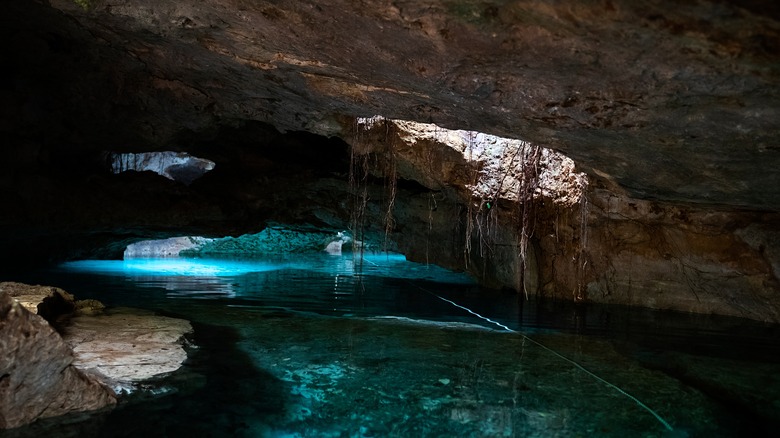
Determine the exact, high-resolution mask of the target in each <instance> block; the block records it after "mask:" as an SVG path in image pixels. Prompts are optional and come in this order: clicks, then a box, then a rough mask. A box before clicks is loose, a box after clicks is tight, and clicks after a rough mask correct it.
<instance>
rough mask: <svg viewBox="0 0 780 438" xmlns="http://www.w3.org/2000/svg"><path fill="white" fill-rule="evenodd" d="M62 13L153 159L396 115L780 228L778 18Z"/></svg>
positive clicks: (415, 9)
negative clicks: (238, 123) (224, 128)
mask: <svg viewBox="0 0 780 438" xmlns="http://www.w3.org/2000/svg"><path fill="white" fill-rule="evenodd" d="M77 3H80V4H82V5H79V4H77ZM51 5H52V6H53V7H55V8H57V9H59V10H60V11H62V13H63V14H65V16H66V17H68V19H69V20H70V23H71V24H70V25H69V26H71V28H72V29H71V30H69V31H68V32H70V38H73V39H84V38H89V39H91V43H90V44H94V47H95V48H94V49H92V50H93V52H95V53H97V54H98V55H95V56H100V59H101V60H102V63H101V67H100V69H102V71H103V73H104V74H105V75H107V76H108V77H109V78H110V80H109V82H110V83H109V84H108V85H105V84H103V85H101V87H102V91H101V93H103V94H102V97H103V99H105V100H106V101H107V102H109V103H106V104H105V105H107V111H109V112H113V113H117V112H118V111H120V112H121V109H122V108H139V107H140V109H141V111H130V110H126V114H123V117H124V120H125V121H126V123H127V124H129V125H131V126H133V127H134V129H135V130H136V132H137V135H138V138H140V139H143V140H145V141H148V142H150V143H154V144H158V145H161V146H162V145H165V144H166V142H170V141H172V139H173V138H174V137H175V136H176V135H177V134H178V133H180V132H181V131H182V130H189V131H192V132H198V131H201V130H207V129H209V128H210V127H213V126H215V125H219V124H225V123H230V121H235V120H257V121H261V122H266V123H270V124H272V125H273V126H275V127H277V128H278V129H280V130H283V131H296V130H302V131H308V132H312V133H316V134H323V135H327V136H343V135H346V132H347V130H346V128H345V126H347V125H348V124H349V121H350V120H353V119H352V118H354V117H358V116H372V115H375V114H381V115H383V116H385V117H390V118H396V119H405V120H416V121H421V122H432V123H436V124H438V125H440V126H444V127H448V128H453V129H470V130H476V131H481V132H486V133H491V134H495V135H500V136H505V137H512V138H521V139H523V140H527V141H531V142H534V143H537V144H539V145H542V146H545V147H548V148H553V149H556V150H559V151H561V152H563V153H565V154H567V155H568V156H570V157H571V158H573V159H574V160H575V162H576V163H577V165H578V166H579V167H580V168H581V169H582V170H584V171H586V172H588V173H589V174H590V175H592V176H598V177H601V178H606V179H608V180H611V181H613V182H616V183H618V184H619V185H620V186H622V187H623V188H625V189H626V190H628V192H629V193H630V194H631V195H632V196H635V197H638V198H650V199H661V200H669V201H681V202H687V203H699V204H710V205H725V206H733V207H737V208H748V209H757V210H774V211H776V210H780V145H778V134H780V87H778V84H780V6H778V5H777V3H776V2H774V1H765V2H761V1H745V2H735V1H713V0H700V1H696V2H683V3H680V2H676V1H671V0H656V1H642V2H637V1H627V0H626V1H620V0H611V1H610V0H603V1H599V0H592V1H574V0H563V1H510V0H482V1H460V0H458V1H455V0H452V1H448V0H422V1H421V0H414V1H386V0H327V1H284V2H281V1H262V0H258V1H248V0H207V1H201V0H180V1H158V0H125V1H122V0H114V1H101V0H94V1H81V2H74V1H72V0H52V1H51ZM83 5H87V7H84V6H83Z"/></svg>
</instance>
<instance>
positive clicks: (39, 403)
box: [0, 292, 116, 429]
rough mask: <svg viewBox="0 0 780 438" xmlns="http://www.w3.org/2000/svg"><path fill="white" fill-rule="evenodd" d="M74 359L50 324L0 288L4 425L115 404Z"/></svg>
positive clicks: (1, 417) (1, 424) (0, 376)
mask: <svg viewBox="0 0 780 438" xmlns="http://www.w3.org/2000/svg"><path fill="white" fill-rule="evenodd" d="M73 360H74V358H73V353H72V352H71V350H70V348H69V347H68V346H67V344H65V342H64V341H63V340H62V338H61V337H60V335H59V334H57V332H55V331H54V329H53V328H52V327H51V326H50V325H49V323H48V322H46V321H45V320H44V319H43V318H41V317H40V316H38V315H34V314H32V313H30V312H29V311H28V310H27V309H25V308H24V307H23V306H22V305H21V304H19V303H17V302H16V301H15V300H14V299H13V298H11V296H10V295H9V294H8V293H6V292H0V429H10V428H14V427H18V426H21V425H23V424H27V423H29V422H32V421H34V420H36V419H38V418H46V417H54V416H58V415H64V414H66V413H69V412H73V411H91V410H96V409H101V408H104V407H106V406H112V405H114V404H116V396H115V395H114V392H113V391H112V390H111V389H109V388H108V387H107V386H105V385H103V384H102V383H101V382H100V381H98V380H97V379H96V378H94V377H92V376H89V375H86V374H84V373H82V372H81V371H79V370H78V369H77V368H76V367H75V366H74V364H73Z"/></svg>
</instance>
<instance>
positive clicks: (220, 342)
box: [6, 254, 780, 437]
mask: <svg viewBox="0 0 780 438" xmlns="http://www.w3.org/2000/svg"><path fill="white" fill-rule="evenodd" d="M7 280H14V281H24V282H29V283H38V284H49V285H55V286H58V287H62V288H64V289H65V290H67V291H69V292H71V293H73V294H75V295H76V296H77V297H78V298H79V299H86V298H94V299H98V300H101V301H102V302H104V303H105V304H106V305H107V306H116V307H118V306H123V307H124V306H129V307H137V308H142V309H148V310H153V311H155V312H158V313H160V314H163V315H168V316H175V317H179V318H184V319H187V320H190V321H191V322H192V324H193V327H194V330H195V331H194V334H193V335H192V336H191V339H190V342H191V343H192V346H191V347H189V355H190V356H189V359H188V361H187V362H186V363H185V365H184V367H183V368H181V369H180V370H179V371H177V372H175V373H172V374H171V375H168V376H165V377H164V378H159V379H156V380H154V381H151V382H149V384H148V385H147V386H146V389H147V390H145V391H139V392H136V393H134V394H132V395H130V396H127V397H125V398H124V399H123V400H122V401H121V402H120V405H119V406H118V408H116V409H115V410H113V411H111V412H108V413H101V414H95V415H89V416H73V417H68V419H67V420H64V421H63V420H61V419H60V420H48V421H45V422H42V423H40V424H36V425H34V426H28V427H26V428H22V429H17V430H15V431H9V432H6V434H7V435H8V436H40V434H41V433H44V432H45V434H46V435H48V436H53V437H54V436H79V437H85V436H110V437H115V436H126V437H150V436H187V437H201V436H204V437H207V436H213V437H225V436H236V437H265V436H268V437H287V436H290V437H295V436H306V437H309V436H311V437H381V436H402V437H417V436H420V437H427V436H431V437H453V436H474V437H479V436H490V437H493V436H498V437H500V436H507V437H509V436H511V437H515V436H516V437H550V436H565V437H569V436H574V437H577V436H582V437H590V436H616V437H628V436H643V437H651V436H679V437H685V436H707V437H712V436H761V435H769V434H770V433H772V434H773V432H776V430H777V427H778V425H780V421H779V420H778V418H779V417H780V340H779V338H780V337H779V336H778V335H779V334H780V329H778V327H777V326H771V325H764V324H760V323H757V322H752V321H747V320H741V319H737V318H725V317H714V316H706V315H686V314H678V313H669V312H651V311H647V310H636V309H626V308H616V307H602V306H594V305H589V306H574V305H570V304H567V303H556V302H538V301H530V302H528V301H524V300H522V299H518V297H517V295H515V294H511V293H498V292H495V291H489V290H484V289H480V288H479V287H478V286H477V285H475V284H474V283H473V282H472V281H471V280H470V279H469V278H468V277H466V276H464V275H462V274H457V273H452V272H449V271H446V270H443V269H440V268H436V267H434V266H425V265H420V264H416V263H411V262H407V261H406V260H405V259H404V257H403V256H395V255H386V254H382V255H366V256H365V258H364V259H353V257H352V255H343V256H330V255H325V254H323V255H311V256H295V257H287V258H282V257H279V258H273V259H148V260H143V259H136V260H127V261H81V262H72V263H67V264H65V265H62V266H60V267H58V268H56V269H51V270H47V271H44V272H36V273H31V274H29V275H26V276H24V278H7Z"/></svg>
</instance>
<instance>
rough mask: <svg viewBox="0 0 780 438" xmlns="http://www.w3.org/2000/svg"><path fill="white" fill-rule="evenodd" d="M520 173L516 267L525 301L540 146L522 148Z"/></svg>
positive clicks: (518, 286) (537, 183)
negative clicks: (517, 263) (517, 260)
mask: <svg viewBox="0 0 780 438" xmlns="http://www.w3.org/2000/svg"><path fill="white" fill-rule="evenodd" d="M522 148H523V153H522V160H521V166H522V172H521V177H520V187H519V193H518V194H517V203H518V207H519V214H518V217H519V224H518V225H519V228H520V230H519V231H520V233H519V234H520V237H519V242H518V244H517V246H518V252H519V266H518V267H517V272H518V274H517V276H518V285H517V288H518V290H522V291H523V294H524V295H525V299H526V300H527V299H528V288H527V287H526V286H525V271H526V266H527V261H528V244H529V242H530V240H531V236H533V233H534V225H535V222H536V221H535V220H534V210H535V209H534V205H533V201H534V194H535V193H536V190H537V188H538V187H539V173H540V160H541V158H542V148H541V147H540V146H536V145H531V144H526V145H523V146H522Z"/></svg>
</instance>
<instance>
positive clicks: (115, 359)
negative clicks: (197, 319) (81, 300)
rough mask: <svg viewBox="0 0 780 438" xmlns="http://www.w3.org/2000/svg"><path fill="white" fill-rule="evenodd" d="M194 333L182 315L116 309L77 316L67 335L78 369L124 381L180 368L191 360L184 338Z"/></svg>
mask: <svg viewBox="0 0 780 438" xmlns="http://www.w3.org/2000/svg"><path fill="white" fill-rule="evenodd" d="M191 331H192V326H191V325H190V323H189V322H188V321H185V320H183V319H176V318H169V317H165V316H158V315H154V314H153V313H151V312H147V311H143V310H139V309H130V308H116V309H111V310H109V311H107V312H106V313H105V314H103V315H99V316H76V317H74V318H73V319H71V321H70V324H69V325H68V326H67V327H66V328H65V333H64V335H63V337H64V339H65V342H66V343H67V344H68V345H70V346H71V348H73V353H74V354H75V356H76V358H75V361H74V365H75V366H76V367H78V368H80V369H82V370H88V371H90V372H97V373H99V374H101V375H103V376H105V377H107V378H108V379H109V380H110V381H113V383H118V384H123V383H125V384H126V383H130V382H136V381H140V380H145V379H148V378H150V377H154V376H156V375H159V374H164V373H169V372H172V371H175V370H177V369H178V368H179V367H180V366H181V364H182V362H184V360H185V359H186V358H187V353H186V352H185V351H184V348H183V347H182V337H183V336H184V334H185V333H189V332H191ZM115 388H116V385H115Z"/></svg>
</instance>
